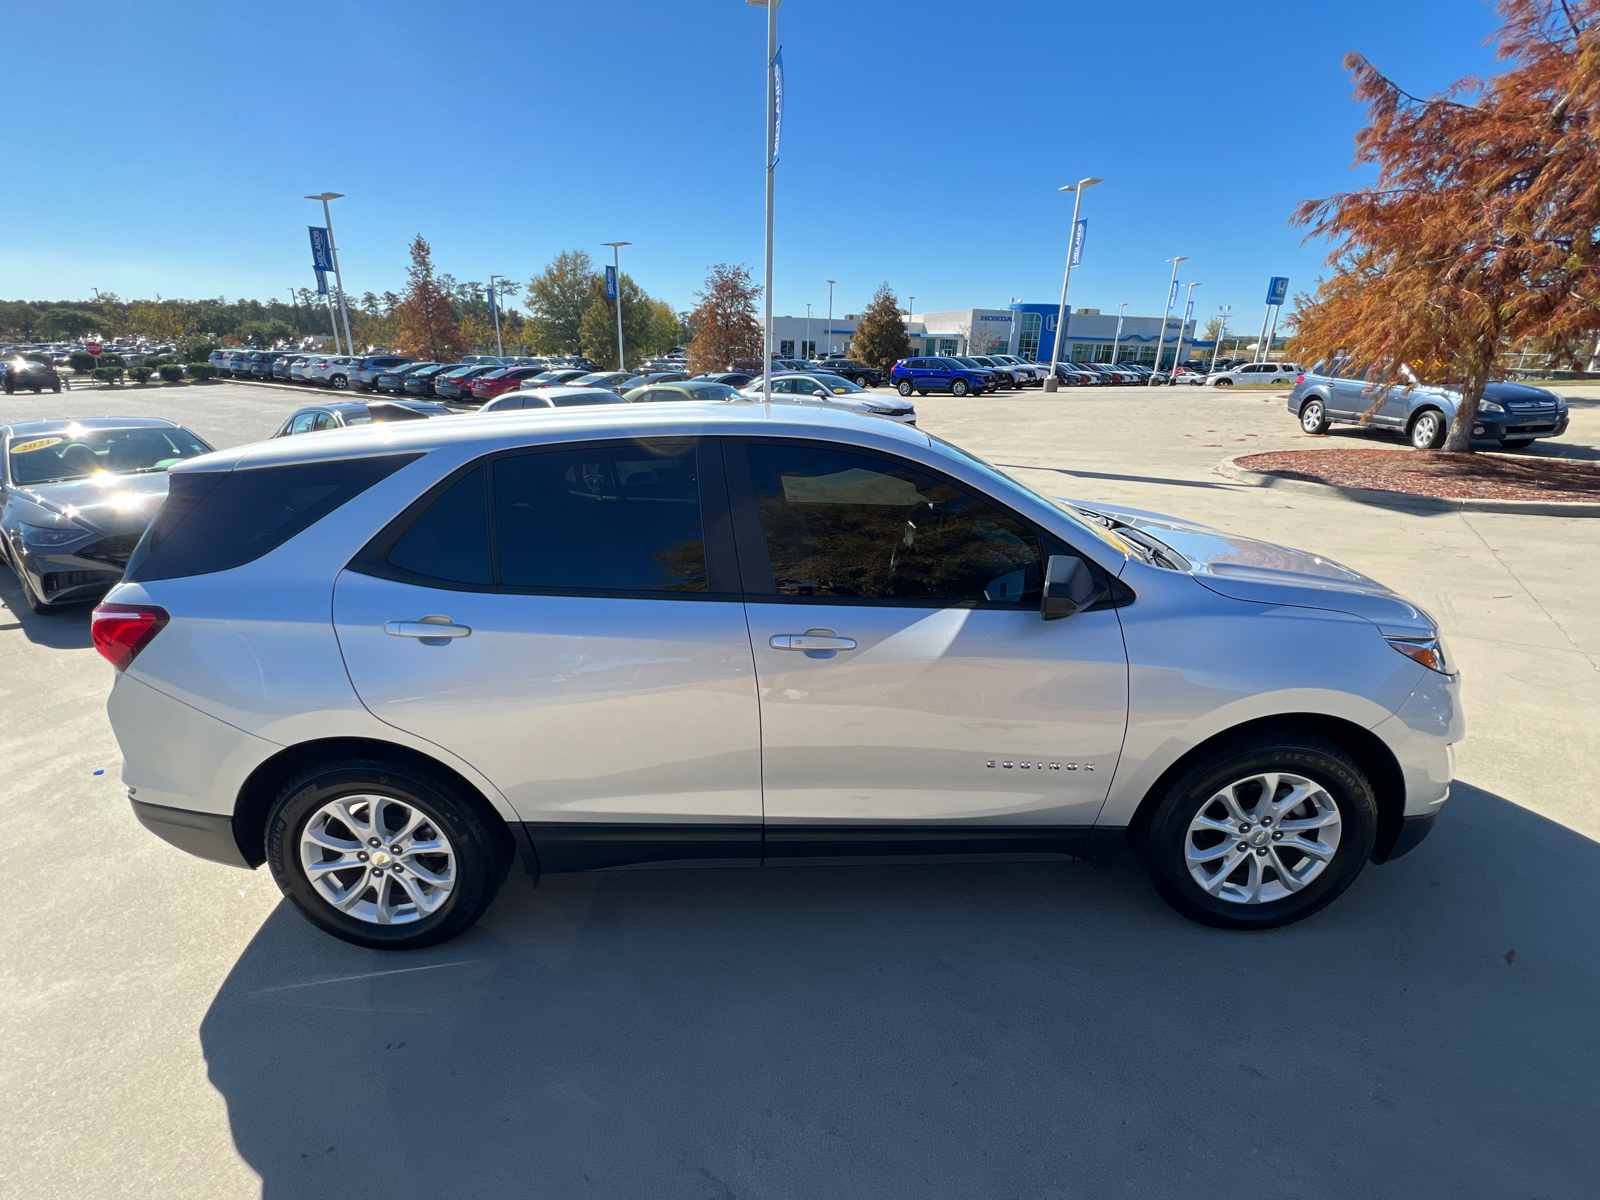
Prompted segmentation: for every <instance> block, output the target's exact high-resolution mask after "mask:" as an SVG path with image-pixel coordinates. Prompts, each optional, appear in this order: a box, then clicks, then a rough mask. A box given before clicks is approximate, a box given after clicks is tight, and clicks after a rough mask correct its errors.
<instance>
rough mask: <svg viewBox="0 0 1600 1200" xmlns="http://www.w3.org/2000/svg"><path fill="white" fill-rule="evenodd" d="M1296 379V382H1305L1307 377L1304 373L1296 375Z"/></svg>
mask: <svg viewBox="0 0 1600 1200" xmlns="http://www.w3.org/2000/svg"><path fill="white" fill-rule="evenodd" d="M1294 381H1295V382H1296V383H1304V382H1305V381H1306V377H1305V376H1304V375H1296V376H1295V377H1294Z"/></svg>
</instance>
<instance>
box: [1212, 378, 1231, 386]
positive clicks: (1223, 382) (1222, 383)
mask: <svg viewBox="0 0 1600 1200" xmlns="http://www.w3.org/2000/svg"><path fill="white" fill-rule="evenodd" d="M1216 386H1217V387H1232V386H1233V380H1231V379H1219V380H1217V383H1216Z"/></svg>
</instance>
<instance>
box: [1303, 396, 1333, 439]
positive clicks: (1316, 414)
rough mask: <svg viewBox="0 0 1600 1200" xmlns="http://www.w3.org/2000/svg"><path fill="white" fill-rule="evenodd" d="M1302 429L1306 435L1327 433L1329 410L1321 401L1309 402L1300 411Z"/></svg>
mask: <svg viewBox="0 0 1600 1200" xmlns="http://www.w3.org/2000/svg"><path fill="white" fill-rule="evenodd" d="M1300 428H1301V429H1302V430H1304V431H1305V432H1306V433H1311V434H1317V433H1323V432H1326V430H1327V428H1328V410H1327V409H1326V408H1325V407H1324V406H1323V403H1322V401H1321V400H1308V401H1306V405H1305V407H1304V408H1302V409H1301V410H1300Z"/></svg>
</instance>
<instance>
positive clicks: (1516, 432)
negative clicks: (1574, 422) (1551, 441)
mask: <svg viewBox="0 0 1600 1200" xmlns="http://www.w3.org/2000/svg"><path fill="white" fill-rule="evenodd" d="M1570 420H1571V416H1570V414H1568V413H1564V412H1555V413H1552V412H1550V411H1549V410H1548V409H1546V410H1545V411H1543V412H1505V413H1484V412H1480V413H1479V414H1478V416H1477V419H1476V420H1474V421H1473V422H1472V436H1473V437H1475V438H1483V439H1485V440H1490V441H1493V440H1498V439H1499V438H1508V437H1510V438H1523V437H1529V438H1547V437H1560V436H1561V435H1562V434H1564V433H1565V432H1566V431H1567V424H1568V422H1569V421H1570ZM1480 431H1481V432H1480Z"/></svg>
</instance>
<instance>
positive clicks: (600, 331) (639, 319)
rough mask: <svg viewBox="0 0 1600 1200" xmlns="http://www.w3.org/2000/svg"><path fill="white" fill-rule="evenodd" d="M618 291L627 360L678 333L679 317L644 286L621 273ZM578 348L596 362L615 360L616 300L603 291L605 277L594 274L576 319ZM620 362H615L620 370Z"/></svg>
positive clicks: (668, 341)
mask: <svg viewBox="0 0 1600 1200" xmlns="http://www.w3.org/2000/svg"><path fill="white" fill-rule="evenodd" d="M617 291H618V292H619V293H620V295H621V297H622V344H623V350H624V354H623V357H624V358H625V359H626V361H627V362H629V363H637V362H638V361H639V360H640V359H641V358H644V357H646V356H648V355H651V354H658V353H660V352H661V351H662V350H665V349H667V348H668V347H670V346H671V345H672V343H673V340H674V339H675V338H676V337H677V336H678V320H677V316H676V315H675V314H674V313H673V311H672V307H671V306H670V305H668V304H664V303H662V302H661V301H660V300H656V299H653V298H652V297H650V296H649V295H647V294H646V292H645V290H644V289H643V288H642V287H640V286H639V285H638V284H637V283H635V282H634V281H633V279H632V278H631V277H630V276H627V275H623V276H620V277H619V279H618V284H617ZM578 339H579V343H578V344H579V349H580V350H581V352H582V353H583V354H584V355H585V356H587V357H588V358H590V359H592V360H593V361H594V362H596V363H604V364H609V363H614V362H616V361H617V302H616V301H615V300H613V299H611V298H610V297H608V296H607V295H606V284H605V277H604V276H600V275H596V276H595V277H594V279H593V282H592V284H591V286H590V289H589V303H588V304H587V305H585V306H584V310H583V316H582V317H581V318H579V321H578ZM623 366H625V364H623V365H619V366H618V368H617V369H618V370H622V369H623Z"/></svg>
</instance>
